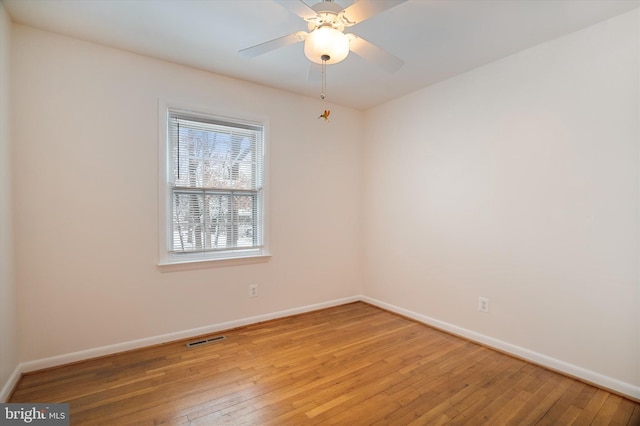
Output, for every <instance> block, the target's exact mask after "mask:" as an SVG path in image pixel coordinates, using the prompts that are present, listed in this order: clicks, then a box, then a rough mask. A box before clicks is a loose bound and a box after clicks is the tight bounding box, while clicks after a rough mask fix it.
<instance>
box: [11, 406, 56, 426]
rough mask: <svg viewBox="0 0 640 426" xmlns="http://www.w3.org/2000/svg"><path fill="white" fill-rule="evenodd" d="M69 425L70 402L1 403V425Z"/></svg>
mask: <svg viewBox="0 0 640 426" xmlns="http://www.w3.org/2000/svg"><path fill="white" fill-rule="evenodd" d="M26 424H28V425H38V426H69V404H31V403H25V404H0V425H2V426H4V425H7V426H9V425H26Z"/></svg>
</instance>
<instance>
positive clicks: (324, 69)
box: [318, 55, 331, 121]
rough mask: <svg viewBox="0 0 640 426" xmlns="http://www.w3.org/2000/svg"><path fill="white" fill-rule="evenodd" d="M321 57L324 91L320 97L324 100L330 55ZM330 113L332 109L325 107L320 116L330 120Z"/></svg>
mask: <svg viewBox="0 0 640 426" xmlns="http://www.w3.org/2000/svg"><path fill="white" fill-rule="evenodd" d="M320 59H322V92H321V93H320V99H322V100H323V101H324V98H326V96H327V95H326V92H327V61H328V60H329V59H330V57H329V55H322V56H321V57H320ZM329 114H331V111H329V110H328V109H325V110H324V112H323V113H322V114H320V117H318V118H324V121H329Z"/></svg>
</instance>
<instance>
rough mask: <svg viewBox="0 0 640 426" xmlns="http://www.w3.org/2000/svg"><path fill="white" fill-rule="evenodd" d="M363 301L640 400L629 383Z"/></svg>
mask: <svg viewBox="0 0 640 426" xmlns="http://www.w3.org/2000/svg"><path fill="white" fill-rule="evenodd" d="M360 300H362V301H363V302H366V303H369V304H371V305H374V306H377V307H379V308H382V309H386V310H388V311H391V312H395V313H397V314H399V315H402V316H405V317H407V318H411V319H413V320H416V321H418V322H421V323H423V324H426V325H429V326H432V327H434V328H437V329H439V330H443V331H446V332H448V333H451V334H454V335H457V336H460V337H463V338H465V339H468V340H471V341H474V342H476V343H480V344H482V345H484V346H488V347H490V348H493V349H496V350H499V351H501V352H504V353H507V354H510V355H513V356H516V357H518V358H521V359H524V360H526V361H530V362H532V363H534V364H537V365H540V366H543V367H546V368H548V369H550V370H554V371H557V372H559V373H563V374H565V375H568V376H571V377H574V378H576V379H579V380H582V381H584V382H587V383H590V384H593V385H595V386H598V387H601V388H604V389H608V390H611V391H613V392H616V393H618V394H621V395H625V396H628V397H630V398H633V399H635V400H639V399H640V386H635V385H632V384H631V383H626V382H623V381H621V380H618V379H614V378H612V377H608V376H605V375H602V374H600V373H596V372H594V371H591V370H587V369H584V368H582V367H578V366H576V365H573V364H569V363H567V362H564V361H561V360H558V359H555V358H551V357H549V356H546V355H543V354H540V353H538V352H534V351H532V350H529V349H526V348H522V347H520V346H517V345H513V344H511V343H508V342H504V341H502V340H498V339H494V338H493V337H489V336H485V335H484V334H480V333H476V332H475V331H471V330H467V329H465V328H462V327H458V326H456V325H453V324H449V323H447V322H444V321H440V320H437V319H435V318H431V317H428V316H426V315H422V314H418V313H416V312H413V311H409V310H407V309H404V308H400V307H398V306H394V305H391V304H389V303H385V302H381V301H380V300H376V299H373V298H371V297H367V296H361V297H360Z"/></svg>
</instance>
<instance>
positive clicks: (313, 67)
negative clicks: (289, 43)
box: [307, 61, 322, 81]
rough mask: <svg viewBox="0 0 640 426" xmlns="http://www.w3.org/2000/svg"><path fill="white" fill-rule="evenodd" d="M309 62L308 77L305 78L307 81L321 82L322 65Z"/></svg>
mask: <svg viewBox="0 0 640 426" xmlns="http://www.w3.org/2000/svg"><path fill="white" fill-rule="evenodd" d="M309 62H310V65H309V75H308V76H307V80H308V81H320V80H322V65H320V64H316V63H315V62H311V61H309Z"/></svg>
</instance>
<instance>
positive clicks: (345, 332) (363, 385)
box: [10, 302, 640, 425]
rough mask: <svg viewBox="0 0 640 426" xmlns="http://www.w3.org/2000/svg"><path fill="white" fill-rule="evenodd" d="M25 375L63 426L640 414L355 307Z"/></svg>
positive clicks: (597, 418)
mask: <svg viewBox="0 0 640 426" xmlns="http://www.w3.org/2000/svg"><path fill="white" fill-rule="evenodd" d="M223 334H224V335H225V336H226V340H222V341H218V342H215V343H210V344H206V345H202V346H199V347H193V348H187V347H186V346H185V342H174V343H168V344H164V345H159V346H154V347H151V348H145V349H140V350H135V351H130V352H126V353H122V354H117V355H112V356H108V357H103V358H100V359H95V360H89V361H85V362H82V363H77V364H74V365H70V366H63V367H57V368H53V369H50V370H46V371H40V372H35V373H31V374H27V375H25V376H24V377H23V378H22V379H21V380H20V382H19V384H18V386H17V388H16V389H15V391H14V393H13V395H12V397H11V399H10V402H49V403H56V402H68V403H69V404H70V411H71V424H72V425H86V424H89V425H130V424H131V425H133V424H135V425H153V424H175V425H179V424H193V425H215V424H232V425H309V424H322V425H325V424H341V425H344V424H348V425H368V424H376V425H410V424H411V425H414V424H415V425H419V424H421V425H424V424H427V425H438V424H469V425H480V424H490V425H503V424H513V425H533V424H537V425H570V424H574V425H592V424H593V425H601V424H602V425H606V424H609V425H640V404H637V403H635V402H632V401H630V400H628V399H625V398H622V397H620V396H617V395H614V394H611V393H608V392H605V391H603V390H600V389H597V388H595V387H592V386H589V385H586V384H584V383H582V382H579V381H577V380H573V379H570V378H567V377H564V376H562V375H560V374H556V373H553V372H551V371H548V370H546V369H544V368H541V367H537V366H534V365H531V364H529V363H526V362H524V361H521V360H518V359H515V358H511V357H509V356H507V355H504V354H501V353H498V352H495V351H492V350H490V349H487V348H485V347H482V346H479V345H476V344H474V343H471V342H468V341H465V340H462V339H459V338H456V337H454V336H451V335H448V334H446V333H442V332H439V331H437V330H434V329H432V328H429V327H427V326H424V325H422V324H419V323H416V322H413V321H411V320H408V319H405V318H402V317H399V316H396V315H394V314H392V313H389V312H386V311H383V310H380V309H378V308H376V307H373V306H370V305H367V304H365V303H361V302H358V303H352V304H348V305H343V306H339V307H335V308H330V309H326V310H322V311H316V312H311V313H306V314H302V315H299V316H295V317H289V318H284V319H278V320H273V321H269V322H265V323H261V324H255V325H251V326H247V327H242V328H238V329H234V330H230V331H228V332H225V333H223Z"/></svg>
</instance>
